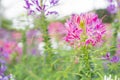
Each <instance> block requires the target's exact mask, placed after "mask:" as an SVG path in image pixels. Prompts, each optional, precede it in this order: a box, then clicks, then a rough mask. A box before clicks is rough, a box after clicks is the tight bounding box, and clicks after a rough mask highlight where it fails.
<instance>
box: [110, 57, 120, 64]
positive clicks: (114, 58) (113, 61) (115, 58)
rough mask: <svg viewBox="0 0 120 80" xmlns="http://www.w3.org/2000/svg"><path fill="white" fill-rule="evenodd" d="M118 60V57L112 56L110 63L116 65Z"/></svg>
mask: <svg viewBox="0 0 120 80" xmlns="http://www.w3.org/2000/svg"><path fill="white" fill-rule="evenodd" d="M119 60H120V59H119V57H117V56H113V57H112V59H111V60H110V61H111V62H112V63H117V62H119Z"/></svg>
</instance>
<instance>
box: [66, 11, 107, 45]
mask: <svg viewBox="0 0 120 80" xmlns="http://www.w3.org/2000/svg"><path fill="white" fill-rule="evenodd" d="M65 26H66V30H67V34H66V36H65V40H66V42H69V43H70V44H78V45H81V44H82V45H89V44H92V45H93V46H95V45H96V44H97V43H98V42H100V41H101V40H102V37H103V35H104V33H105V31H106V29H105V25H104V24H103V23H102V20H101V19H99V18H98V16H97V15H96V14H94V13H84V14H80V15H78V14H73V15H72V16H71V18H70V19H69V20H67V22H66V23H65Z"/></svg>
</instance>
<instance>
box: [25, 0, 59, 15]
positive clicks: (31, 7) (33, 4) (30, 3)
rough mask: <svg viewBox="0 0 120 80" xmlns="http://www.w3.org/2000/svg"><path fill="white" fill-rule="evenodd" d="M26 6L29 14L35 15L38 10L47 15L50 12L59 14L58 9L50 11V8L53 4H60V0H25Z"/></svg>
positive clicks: (39, 12)
mask: <svg viewBox="0 0 120 80" xmlns="http://www.w3.org/2000/svg"><path fill="white" fill-rule="evenodd" d="M24 1H25V3H26V6H24V8H25V9H27V11H28V15H33V14H35V13H37V12H38V14H41V13H44V14H45V15H49V14H58V13H57V12H56V11H50V10H49V9H50V8H52V7H53V6H56V5H58V2H59V0H24Z"/></svg>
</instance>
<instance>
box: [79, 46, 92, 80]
mask: <svg viewBox="0 0 120 80" xmlns="http://www.w3.org/2000/svg"><path fill="white" fill-rule="evenodd" d="M81 51H82V52H81V54H82V55H83V56H81V57H80V58H82V60H81V61H82V66H83V67H82V70H81V71H80V75H82V76H78V80H82V79H83V80H92V72H91V69H92V67H91V63H90V60H91V59H90V54H89V52H88V49H87V47H86V46H84V47H83V48H82V50H81Z"/></svg>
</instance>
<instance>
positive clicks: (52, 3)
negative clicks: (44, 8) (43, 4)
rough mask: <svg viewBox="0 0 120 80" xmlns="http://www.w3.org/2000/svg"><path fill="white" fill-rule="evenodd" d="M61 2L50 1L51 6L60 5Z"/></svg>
mask: <svg viewBox="0 0 120 80" xmlns="http://www.w3.org/2000/svg"><path fill="white" fill-rule="evenodd" d="M58 2H59V0H50V4H51V5H56V4H58Z"/></svg>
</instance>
